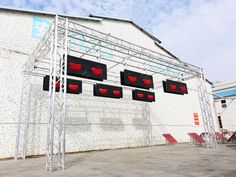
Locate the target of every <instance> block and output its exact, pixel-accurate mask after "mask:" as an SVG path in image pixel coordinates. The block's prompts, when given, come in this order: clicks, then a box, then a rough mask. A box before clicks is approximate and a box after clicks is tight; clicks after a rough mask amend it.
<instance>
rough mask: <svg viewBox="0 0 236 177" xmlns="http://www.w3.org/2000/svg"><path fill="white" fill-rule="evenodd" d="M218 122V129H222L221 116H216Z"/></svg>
mask: <svg viewBox="0 0 236 177" xmlns="http://www.w3.org/2000/svg"><path fill="white" fill-rule="evenodd" d="M218 121H219V126H220V128H223V126H222V121H221V116H218Z"/></svg>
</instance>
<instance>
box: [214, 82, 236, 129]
mask: <svg viewBox="0 0 236 177" xmlns="http://www.w3.org/2000/svg"><path fill="white" fill-rule="evenodd" d="M213 94H214V102H215V108H216V113H217V119H218V123H217V126H218V129H219V130H220V131H223V130H226V131H228V132H234V131H236V117H235V116H236V99H235V98H236V81H235V80H233V81H224V82H216V83H215V84H214V85H213Z"/></svg>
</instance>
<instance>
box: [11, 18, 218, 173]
mask: <svg viewBox="0 0 236 177" xmlns="http://www.w3.org/2000/svg"><path fill="white" fill-rule="evenodd" d="M74 46H80V47H83V49H84V50H76V49H75V48H74ZM91 51H92V52H91ZM110 52H112V56H113V57H112V58H111V57H109V56H110V54H111V53H110ZM67 54H76V55H77V56H78V57H83V56H85V55H87V56H89V57H93V58H96V59H98V60H101V61H104V62H107V63H108V64H107V65H108V76H109V77H108V80H107V81H106V82H111V83H117V78H119V73H118V72H112V71H111V70H113V69H114V68H116V67H117V66H119V65H123V66H125V67H127V68H130V69H135V70H140V71H145V72H146V73H147V74H150V75H155V74H161V75H165V76H168V77H170V78H173V79H176V80H190V79H197V80H198V95H199V101H200V106H201V111H202V117H203V121H204V124H203V126H204V130H205V134H206V142H207V147H208V148H214V147H216V140H215V129H214V121H213V115H212V111H211V106H210V101H209V97H208V93H207V89H206V80H205V78H204V75H203V72H202V69H201V68H198V67H196V66H193V65H190V64H188V63H185V62H183V61H180V60H177V59H175V58H171V57H169V56H165V55H163V54H160V53H158V52H155V51H152V50H149V49H146V48H144V47H141V46H138V45H136V44H133V43H130V42H128V41H125V40H122V39H119V38H117V37H114V36H111V35H110V34H106V33H103V32H100V31H97V30H94V29H91V28H88V27H86V26H83V25H81V24H78V23H77V22H74V21H71V20H69V19H68V18H64V17H60V16H58V15H57V16H56V17H55V20H54V21H53V23H52V25H51V27H50V29H49V30H48V31H47V32H46V34H45V35H44V37H43V38H42V39H41V41H40V42H39V44H38V46H37V48H36V49H35V51H34V52H33V54H32V55H31V57H30V58H29V60H28V62H27V63H26V64H25V68H24V86H23V89H22V90H23V91H22V102H21V110H20V113H19V117H18V126H17V137H16V147H15V159H18V157H22V158H23V159H25V157H26V145H27V135H28V120H29V102H30V101H29V99H30V80H31V77H33V76H40V77H43V76H45V75H49V76H50V82H49V83H51V85H50V87H49V96H48V101H49V107H48V120H47V126H48V128H47V143H46V169H47V170H49V171H53V170H55V169H58V168H59V169H64V167H65V142H66V140H65V133H66V85H67V84H66V82H67V78H70V76H67V74H66V73H67V67H66V66H67ZM73 79H75V78H73ZM80 79H81V78H80ZM87 82H91V83H94V81H87ZM59 83H60V91H59V92H56V85H57V84H59ZM126 88H127V87H125V86H124V89H126ZM127 89H128V88H127ZM146 110H147V112H149V113H148V114H150V111H149V107H147V108H146ZM148 117H149V116H148ZM147 122H149V118H147ZM149 123H150V122H149ZM149 128H150V127H149ZM149 128H148V131H151V130H149ZM149 133H150V132H149ZM149 133H147V134H149ZM147 136H148V135H147ZM148 141H149V143H148V144H151V143H150V142H151V141H152V140H151V137H149V139H148Z"/></svg>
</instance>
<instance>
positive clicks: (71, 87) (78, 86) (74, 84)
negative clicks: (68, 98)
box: [43, 75, 82, 94]
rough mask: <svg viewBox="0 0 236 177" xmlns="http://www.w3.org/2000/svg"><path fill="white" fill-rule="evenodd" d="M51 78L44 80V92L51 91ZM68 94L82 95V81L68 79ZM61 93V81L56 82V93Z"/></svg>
mask: <svg viewBox="0 0 236 177" xmlns="http://www.w3.org/2000/svg"><path fill="white" fill-rule="evenodd" d="M49 79H50V78H49V76H48V75H47V76H45V77H44V78H43V90H45V91H49ZM66 89H67V93H72V94H80V93H82V81H79V80H73V79H67V87H66ZM59 91H60V81H58V82H56V92H59Z"/></svg>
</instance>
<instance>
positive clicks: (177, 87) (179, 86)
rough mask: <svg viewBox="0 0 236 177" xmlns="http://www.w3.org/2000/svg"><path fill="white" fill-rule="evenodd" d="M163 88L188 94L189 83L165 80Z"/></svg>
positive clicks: (174, 92)
mask: <svg viewBox="0 0 236 177" xmlns="http://www.w3.org/2000/svg"><path fill="white" fill-rule="evenodd" d="M162 83H163V90H164V92H166V93H173V94H180V95H184V94H188V88H187V84H185V83H183V82H177V81H172V80H166V81H163V82H162Z"/></svg>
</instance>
